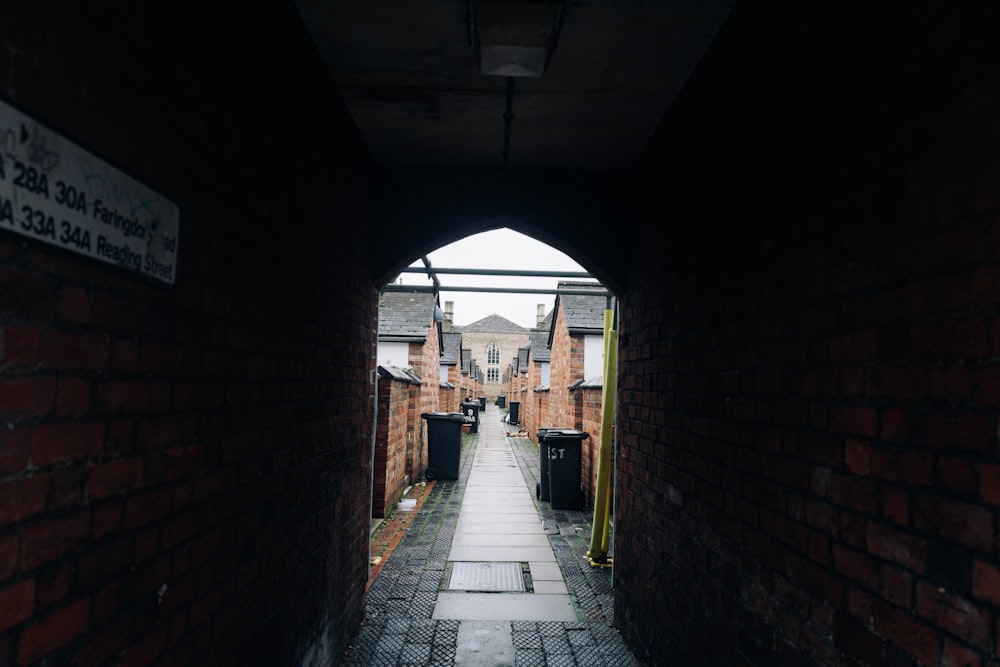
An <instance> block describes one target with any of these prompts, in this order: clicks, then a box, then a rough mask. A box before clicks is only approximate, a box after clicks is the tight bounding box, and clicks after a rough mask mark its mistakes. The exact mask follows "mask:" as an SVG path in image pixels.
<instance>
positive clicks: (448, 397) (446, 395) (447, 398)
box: [437, 387, 462, 412]
mask: <svg viewBox="0 0 1000 667" xmlns="http://www.w3.org/2000/svg"><path fill="white" fill-rule="evenodd" d="M461 402H462V401H461V400H460V399H459V398H458V388H457V387H451V388H449V387H441V388H439V389H438V407H437V410H438V412H459V409H458V404H459V403H461Z"/></svg>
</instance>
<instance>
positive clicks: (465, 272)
mask: <svg viewBox="0 0 1000 667" xmlns="http://www.w3.org/2000/svg"><path fill="white" fill-rule="evenodd" d="M428 270H429V271H432V272H433V273H437V274H442V273H444V274H448V275H452V276H523V277H527V278H591V279H593V278H594V276H592V275H590V274H589V273H587V272H586V271H534V270H526V269H444V268H437V267H434V268H433V269H430V268H424V269H421V268H419V267H416V266H411V267H408V268H405V269H403V271H402V273H425V274H426V273H427V272H428Z"/></svg>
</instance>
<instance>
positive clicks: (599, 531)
mask: <svg viewBox="0 0 1000 667" xmlns="http://www.w3.org/2000/svg"><path fill="white" fill-rule="evenodd" d="M614 321H615V311H613V310H610V309H608V310H605V311H604V381H603V383H602V384H603V387H602V388H601V449H600V453H599V455H598V460H597V491H596V493H595V494H594V525H593V528H592V529H591V535H590V550H589V551H588V552H587V556H589V557H590V564H591V565H594V566H608V565H610V564H611V561H610V559H609V558H608V539H609V533H610V530H609V528H610V521H611V470H612V468H611V465H612V461H611V456H612V452H613V448H614V426H615V400H616V395H617V378H618V336H617V333H616V332H615V330H614V329H613V328H612V327H613V325H614Z"/></svg>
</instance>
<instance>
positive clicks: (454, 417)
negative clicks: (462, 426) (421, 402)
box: [420, 412, 465, 422]
mask: <svg viewBox="0 0 1000 667" xmlns="http://www.w3.org/2000/svg"><path fill="white" fill-rule="evenodd" d="M420 416H421V418H423V419H439V420H443V421H453V422H464V421H465V415H463V414H462V413H461V412H424V413H423V414H421V415H420Z"/></svg>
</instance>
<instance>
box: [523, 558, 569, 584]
mask: <svg viewBox="0 0 1000 667" xmlns="http://www.w3.org/2000/svg"><path fill="white" fill-rule="evenodd" d="M528 569H529V571H530V572H531V580H532V581H562V580H563V575H562V570H560V569H559V565H558V564H557V563H553V562H550V561H544V562H543V561H529V562H528Z"/></svg>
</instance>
